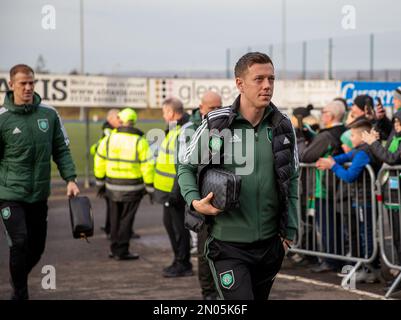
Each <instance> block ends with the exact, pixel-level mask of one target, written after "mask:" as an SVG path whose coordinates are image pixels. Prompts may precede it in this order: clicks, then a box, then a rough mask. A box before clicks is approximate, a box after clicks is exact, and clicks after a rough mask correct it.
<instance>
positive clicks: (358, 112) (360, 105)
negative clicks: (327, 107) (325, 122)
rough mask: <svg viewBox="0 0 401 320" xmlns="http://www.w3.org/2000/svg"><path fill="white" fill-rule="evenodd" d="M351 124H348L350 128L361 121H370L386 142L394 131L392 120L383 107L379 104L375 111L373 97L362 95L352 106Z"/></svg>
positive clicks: (357, 97)
mask: <svg viewBox="0 0 401 320" xmlns="http://www.w3.org/2000/svg"><path fill="white" fill-rule="evenodd" d="M350 117H351V118H352V121H351V122H348V123H347V126H348V127H349V128H350V127H352V126H354V125H355V124H356V123H357V122H359V121H364V120H369V122H370V123H371V124H372V125H373V127H374V128H375V129H376V131H378V132H379V133H380V139H382V140H385V139H387V137H388V136H389V134H390V132H391V130H392V123H391V120H390V119H388V118H387V116H386V113H385V111H384V109H383V106H382V105H381V104H379V105H378V106H377V108H376V110H375V108H374V101H373V99H372V97H371V96H369V95H367V94H362V95H359V96H356V98H355V99H354V103H353V105H352V106H351V113H350Z"/></svg>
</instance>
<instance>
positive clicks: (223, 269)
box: [178, 52, 298, 300]
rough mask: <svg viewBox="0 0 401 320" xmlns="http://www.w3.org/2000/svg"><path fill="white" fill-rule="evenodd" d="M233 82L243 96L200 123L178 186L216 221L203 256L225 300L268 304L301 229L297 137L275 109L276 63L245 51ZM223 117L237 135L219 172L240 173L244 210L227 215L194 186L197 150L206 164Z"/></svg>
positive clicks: (180, 170) (216, 145)
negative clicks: (213, 131)
mask: <svg viewBox="0 0 401 320" xmlns="http://www.w3.org/2000/svg"><path fill="white" fill-rule="evenodd" d="M235 77H236V79H235V81H236V85H237V88H238V90H239V92H240V95H239V96H238V98H237V99H236V100H235V101H234V103H233V105H232V106H231V107H223V108H219V109H217V110H215V111H212V112H210V113H208V115H207V119H204V120H203V122H202V125H201V126H200V127H199V128H198V130H197V132H196V133H195V134H194V135H193V138H192V140H191V142H190V144H189V146H188V148H187V152H186V155H185V157H184V160H183V161H184V162H183V163H180V164H179V167H178V182H179V184H180V188H181V193H182V195H183V197H184V198H185V200H186V202H187V204H188V205H189V206H191V208H193V209H194V210H196V211H197V212H198V213H201V214H204V215H206V216H211V217H213V218H212V220H213V222H212V225H211V235H210V237H209V238H208V240H207V243H206V247H205V252H206V257H207V258H208V260H209V265H210V268H211V270H212V273H213V275H214V280H215V284H216V288H217V290H218V293H219V295H220V297H221V298H224V299H234V300H236V299H257V300H265V299H267V298H268V296H269V293H270V289H271V287H272V285H273V281H274V279H275V276H276V274H277V273H278V271H279V269H280V267H281V263H282V260H283V258H284V255H285V250H286V249H287V248H288V247H289V246H290V244H291V242H292V240H293V239H294V236H295V233H296V230H297V208H296V204H297V198H298V181H297V180H298V158H297V149H296V139H295V132H294V128H293V127H292V125H291V121H290V120H289V119H288V117H287V116H285V115H284V114H282V113H281V112H280V111H279V110H278V109H277V107H276V106H274V104H273V103H271V98H272V95H273V89H274V67H273V63H272V61H271V59H270V58H269V57H268V56H267V55H266V54H263V53H259V52H251V53H247V54H246V55H244V56H243V57H241V58H240V59H239V61H238V62H237V64H236V66H235ZM233 115H234V116H235V117H234V119H232V116H233ZM223 117H227V118H228V119H232V121H231V123H230V124H229V125H228V127H229V129H231V135H232V137H231V139H229V140H230V141H229V143H230V144H231V148H225V147H226V145H225V143H224V149H225V150H224V157H223V159H224V162H223V165H222V166H223V168H224V169H227V170H230V171H232V172H235V173H236V174H237V175H240V174H241V181H242V182H241V191H240V195H239V202H240V205H239V207H238V208H235V209H231V210H229V211H227V212H221V211H220V210H219V209H217V208H215V207H213V206H212V204H211V199H212V198H213V196H214V195H213V193H209V194H208V195H207V196H205V197H203V198H202V197H201V195H200V192H199V186H198V185H197V183H196V174H197V170H198V166H199V165H198V164H197V163H199V161H198V160H199V159H197V157H196V156H195V157H194V158H192V154H196V152H194V151H195V150H196V149H197V150H198V154H199V152H200V154H201V158H202V159H203V155H204V154H205V152H203V151H204V150H201V146H203V145H205V144H204V143H203V139H202V135H203V134H204V133H206V136H207V135H208V134H209V133H208V132H207V128H208V126H209V125H210V124H211V123H213V122H214V121H215V120H216V119H218V118H223ZM212 129H214V128H212ZM209 137H210V140H209V144H206V145H208V147H209V148H210V149H211V151H212V152H215V151H216V150H218V148H219V146H221V143H216V142H214V141H213V139H214V137H215V135H214V134H212V135H211V136H209ZM244 150H245V151H246V157H245V160H244V159H243V157H242V156H243V151H244ZM208 152H209V150H206V154H208ZM238 154H239V156H238ZM216 196H219V195H216Z"/></svg>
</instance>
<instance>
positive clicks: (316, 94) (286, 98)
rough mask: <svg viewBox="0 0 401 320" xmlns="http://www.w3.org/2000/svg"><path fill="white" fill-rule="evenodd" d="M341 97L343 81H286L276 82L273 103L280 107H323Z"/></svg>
mask: <svg viewBox="0 0 401 320" xmlns="http://www.w3.org/2000/svg"><path fill="white" fill-rule="evenodd" d="M339 96H341V81H336V80H285V81H280V80H278V81H276V82H275V86H274V95H273V99H272V101H273V102H274V104H275V105H277V106H278V107H285V108H291V109H292V108H296V107H305V106H306V105H307V104H309V103H311V104H313V106H314V107H318V108H319V107H323V106H324V105H326V104H327V103H328V102H330V101H332V100H333V99H334V98H335V97H339Z"/></svg>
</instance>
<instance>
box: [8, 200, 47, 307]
mask: <svg viewBox="0 0 401 320" xmlns="http://www.w3.org/2000/svg"><path fill="white" fill-rule="evenodd" d="M0 212H1V217H2V220H3V222H4V226H5V228H6V230H5V231H6V236H7V239H8V241H9V246H10V261H9V267H10V274H11V284H12V286H13V288H14V296H13V298H15V299H28V298H29V296H28V274H29V273H30V272H31V270H32V269H33V267H34V266H35V265H36V264H37V263H38V262H39V260H40V257H41V256H42V253H43V252H44V250H45V242H46V235H47V201H41V202H36V203H22V202H0Z"/></svg>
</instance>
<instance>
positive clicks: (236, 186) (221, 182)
mask: <svg viewBox="0 0 401 320" xmlns="http://www.w3.org/2000/svg"><path fill="white" fill-rule="evenodd" d="M199 186H200V194H201V197H202V198H204V197H206V196H207V195H208V194H209V193H210V192H213V198H212V200H211V204H212V206H213V207H215V208H217V209H220V210H222V211H228V210H230V209H234V208H237V207H238V206H239V194H240V191H241V177H240V176H237V175H235V174H234V173H233V172H231V171H229V170H226V169H224V168H221V167H209V168H207V169H206V170H204V171H203V172H202V174H201V176H200V177H199Z"/></svg>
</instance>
